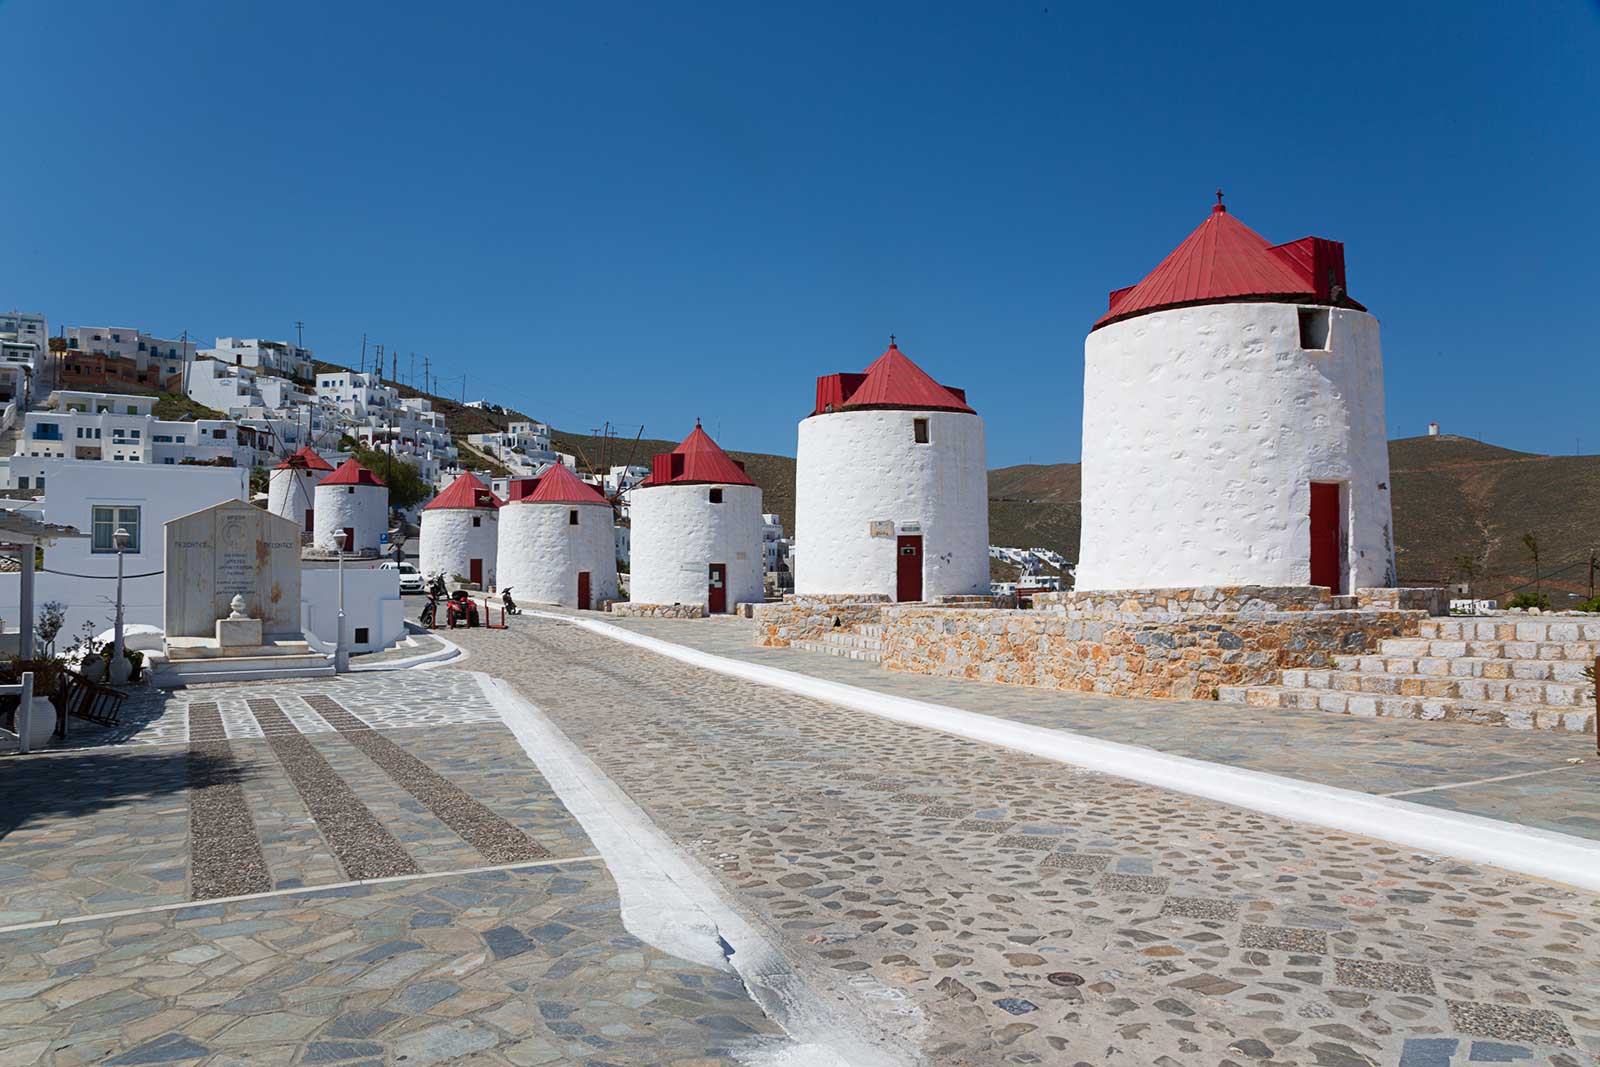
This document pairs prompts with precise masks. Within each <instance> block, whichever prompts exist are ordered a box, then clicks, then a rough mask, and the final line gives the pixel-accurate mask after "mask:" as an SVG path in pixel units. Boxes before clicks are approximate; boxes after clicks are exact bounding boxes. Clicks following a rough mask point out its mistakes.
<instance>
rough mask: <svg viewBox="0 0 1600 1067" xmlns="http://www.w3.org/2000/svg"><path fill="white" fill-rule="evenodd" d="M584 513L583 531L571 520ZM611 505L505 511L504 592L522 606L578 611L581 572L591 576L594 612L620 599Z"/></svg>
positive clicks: (501, 553) (514, 506)
mask: <svg viewBox="0 0 1600 1067" xmlns="http://www.w3.org/2000/svg"><path fill="white" fill-rule="evenodd" d="M572 511H576V512H577V513H578V525H576V526H573V525H572V524H571V522H570V521H569V519H568V515H569V513H570V512H572ZM611 529H612V517H611V506H610V505H609V504H524V503H510V504H507V505H506V506H505V507H503V508H501V509H500V549H499V562H498V564H497V568H498V570H499V577H500V588H501V589H510V590H511V595H512V597H513V598H514V599H515V600H516V601H517V603H519V604H558V605H560V606H561V607H566V608H575V607H577V606H578V572H579V571H588V572H589V606H590V607H598V606H599V604H600V602H601V601H602V600H615V599H617V555H616V538H615V535H613V534H612V532H611Z"/></svg>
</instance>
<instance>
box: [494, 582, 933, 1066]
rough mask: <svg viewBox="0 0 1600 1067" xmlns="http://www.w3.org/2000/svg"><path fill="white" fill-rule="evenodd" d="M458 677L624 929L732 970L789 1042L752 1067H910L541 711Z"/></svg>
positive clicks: (903, 1020)
mask: <svg viewBox="0 0 1600 1067" xmlns="http://www.w3.org/2000/svg"><path fill="white" fill-rule="evenodd" d="M523 613H524V614H536V613H534V612H529V611H527V610H526V609H524V612H523ZM555 617H559V616H555ZM466 673H469V674H471V675H472V676H473V677H474V678H476V679H477V680H478V684H479V686H481V687H482V689H483V692H484V695H485V696H486V697H488V699H489V701H490V703H492V704H493V705H494V706H495V708H496V709H497V710H498V711H499V712H500V716H501V718H502V720H503V721H504V722H505V724H506V726H507V728H508V729H510V730H511V732H512V734H513V735H514V736H515V737H516V739H517V741H518V743H519V744H521V745H522V749H523V751H524V752H526V753H527V755H528V758H529V759H530V760H532V761H533V763H534V764H535V765H536V766H537V767H538V768H539V773H540V774H542V775H543V776H544V778H545V781H547V782H548V783H549V784H550V788H551V789H553V790H555V793H556V796H557V797H558V798H559V799H560V801H561V803H562V804H563V805H564V806H565V807H566V809H567V810H568V811H569V812H570V813H571V814H572V817H573V818H575V819H577V820H578V824H579V825H580V826H582V827H583V829H584V832H585V833H587V834H588V835H589V840H590V841H591V842H593V843H594V847H595V848H596V849H598V850H599V852H600V855H601V857H602V858H603V859H604V861H605V865H606V867H607V869H608V870H610V872H611V876H612V878H613V879H614V880H615V881H616V883H617V894H618V896H619V897H620V898H621V907H622V925H623V926H624V927H625V928H626V929H627V931H628V932H629V933H630V934H632V935H634V936H635V937H637V938H639V939H640V940H641V941H644V942H646V943H648V944H650V945H654V946H655V947H656V948H658V949H660V950H661V951H663V952H667V953H670V954H671V955H673V956H676V957H678V958H679V959H684V960H688V961H690V962H693V963H698V964H701V965H703V966H706V967H715V968H717V969H718V970H722V971H734V972H736V973H737V974H738V975H739V977H740V978H742V979H743V980H744V984H745V987H746V988H747V989H748V990H749V991H750V995H751V997H752V998H753V999H754V1000H755V1001H756V1003H758V1004H759V1005H760V1006H761V1008H762V1010H763V1011H765V1012H766V1014H767V1016H768V1017H769V1018H771V1019H773V1020H774V1021H775V1022H777V1023H778V1024H779V1025H780V1026H782V1027H783V1028H784V1030H785V1031H786V1032H787V1033H788V1034H789V1036H790V1037H791V1038H792V1039H793V1040H794V1041H795V1042H796V1044H795V1045H789V1046H784V1047H781V1048H776V1049H768V1050H755V1051H754V1053H753V1054H752V1055H751V1058H750V1060H749V1062H751V1063H752V1065H756V1064H765V1065H767V1067H777V1065H779V1064H805V1065H807V1067H900V1065H902V1064H906V1063H909V1062H912V1061H913V1059H914V1056H913V1055H910V1054H906V1053H901V1052H899V1051H896V1050H891V1049H888V1048H885V1047H881V1045H880V1044H879V1043H877V1042H874V1041H873V1040H871V1039H870V1038H868V1037H867V1036H866V1033H865V1032H866V1031H867V1030H868V1028H869V1025H870V1024H869V1023H868V1022H867V1019H866V1017H865V1015H864V1013H862V1012H861V1011H860V1006H861V1005H860V1004H859V1003H846V1004H838V1005H835V1004H830V1003H828V1002H826V1001H824V1000H823V999H822V998H821V997H819V996H818V995H817V993H816V992H815V991H814V990H812V989H811V988H810V987H809V986H808V985H807V984H806V983H805V981H804V980H803V979H801V978H800V976H799V975H797V974H795V973H794V971H793V970H792V969H791V968H790V966H789V964H788V962H787V961H786V960H784V958H783V957H782V956H781V955H780V954H779V953H778V952H777V951H776V950H774V949H773V948H772V946H771V945H770V944H768V942H767V940H766V938H765V937H763V936H762V934H761V933H760V931H758V930H756V929H755V928H754V927H753V926H751V925H750V924H749V923H748V922H746V921H745V920H744V918H743V917H742V916H740V915H739V913H738V912H737V911H735V910H734V909H733V907H732V906H731V905H729V904H728V903H727V902H726V901H725V900H724V899H723V897H722V895H721V894H720V893H719V892H718V890H717V888H716V886H715V885H714V883H713V882H712V881H711V880H710V879H709V878H708V877H707V876H706V874H705V872H704V871H703V869H702V868H701V867H700V866H699V864H698V863H696V862H695V861H694V860H693V859H691V858H690V857H689V856H688V854H686V853H685V852H684V851H683V850H682V849H681V848H679V847H678V846H677V845H676V844H674V843H673V841H672V839H671V838H669V837H668V836H667V835H666V834H664V833H663V832H662V831H661V830H660V829H658V828H657V827H656V825H655V823H654V822H652V821H651V819H650V817H649V816H648V815H646V814H645V813H644V812H643V811H642V810H640V808H639V807H638V805H636V804H635V803H634V802H633V800H632V799H630V798H629V796H628V795H627V793H625V792H623V791H622V789H621V788H620V787H619V786H618V785H617V784H616V783H615V782H613V781H612V780H611V779H610V778H609V777H607V775H606V773H605V772H604V771H602V770H601V769H600V768H599V767H597V766H596V765H595V764H594V763H593V761H591V760H590V759H589V757H588V756H586V755H584V753H583V751H582V750H581V749H579V748H578V746H577V745H575V744H574V743H573V742H572V740H571V739H570V738H568V737H567V735H566V734H565V733H563V732H562V731H561V728H560V727H558V726H557V725H556V724H555V723H553V722H551V721H550V719H549V717H548V716H546V715H545V714H544V712H543V711H541V710H540V709H539V708H538V707H537V706H536V705H534V704H532V703H530V702H529V701H528V700H526V699H525V698H524V697H523V696H522V695H521V694H520V693H518V692H517V691H516V690H515V689H514V688H512V687H511V686H510V685H509V684H507V683H505V682H502V681H500V680H499V679H496V678H492V677H490V676H489V675H487V674H484V673H483V672H481V671H469V672H466ZM623 743H624V744H625V743H626V742H625V741H624V742H623ZM885 992H888V991H887V990H886V991H885ZM898 1003H900V1004H902V1005H904V1004H906V1003H907V1002H906V1001H905V1000H903V999H901V1000H899V1001H898ZM898 1014H899V1018H897V1019H896V1020H895V1023H896V1025H897V1026H898V1027H900V1028H904V1029H916V1028H917V1027H918V1025H920V1023H921V1018H920V1014H917V1015H914V1016H913V1015H907V1014H906V1013H905V1011H904V1010H903V1009H902V1010H901V1012H899V1013H898ZM874 1029H875V1028H874ZM896 1036H897V1037H898V1036H900V1035H896Z"/></svg>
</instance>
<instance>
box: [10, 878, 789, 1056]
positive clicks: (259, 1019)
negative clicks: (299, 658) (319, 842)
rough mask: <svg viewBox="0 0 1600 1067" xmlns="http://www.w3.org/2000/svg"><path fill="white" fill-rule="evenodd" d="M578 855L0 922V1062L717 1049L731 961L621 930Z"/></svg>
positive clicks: (746, 1040)
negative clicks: (678, 952)
mask: <svg viewBox="0 0 1600 1067" xmlns="http://www.w3.org/2000/svg"><path fill="white" fill-rule="evenodd" d="M617 907H618V905H617V898H616V889H615V886H614V884H613V883H612V882H611V880H610V877H609V876H608V875H607V874H606V872H605V869H604V868H603V867H602V866H601V865H599V864H598V863H594V862H587V863H584V862H579V863H568V864H564V865H561V866H558V867H538V868H524V869H520V870H511V871H487V872H482V873H477V874H467V875H456V876H453V877H447V878H429V879H419V880H409V881H404V882H389V883H380V884H374V885H356V886H347V887H343V888H338V889H324V890H308V891H305V892H303V893H293V894H287V895H282V896H270V897H264V898H257V899H254V900H245V901H238V902H234V903H228V904H221V903H218V904H208V905H198V906H192V907H187V908H183V909H179V910H171V911H159V912H144V913H141V914H135V915H128V916H124V917H120V918H105V919H95V920H92V921H89V922H83V923H73V924H64V925H60V926H54V927H49V928H46V929H42V930H26V931H16V932H11V933H0V1063H4V1064H41V1065H49V1067H66V1065H69V1064H70V1065H77V1064H89V1063H103V1064H110V1065H125V1064H169V1063H181V1064H185V1065H207V1067H223V1065H229V1067H235V1065H242V1064H263V1065H273V1067H276V1065H279V1064H332V1063H339V1064H346V1065H359V1067H378V1065H381V1064H396V1065H403V1067H427V1065H430V1064H438V1063H446V1062H449V1063H460V1064H466V1063H471V1064H485V1065H488V1064H494V1065H499V1067H508V1065H519V1067H520V1065H533V1064H538V1065H542V1067H577V1065H580V1064H582V1065H598V1064H619V1065H640V1067H643V1065H646V1064H649V1065H656V1064H666V1065H671V1067H710V1065H730V1067H731V1065H733V1064H735V1063H738V1062H739V1060H738V1059H736V1058H735V1055H734V1051H735V1050H736V1049H740V1048H745V1047H749V1046H751V1045H752V1044H754V1043H757V1042H759V1041H761V1040H763V1039H765V1040H769V1041H770V1040H773V1039H774V1037H773V1035H774V1028H773V1027H772V1025H771V1024H770V1023H769V1022H767V1020H766V1019H765V1017H763V1016H762V1014H761V1012H760V1011H759V1010H758V1009H757V1008H756V1007H755V1005H754V1004H753V1003H752V1002H751V1001H750V1000H749V998H748V997H746V995H745V991H744V988H743V986H742V985H741V984H740V983H739V981H738V980H737V979H736V978H730V977H728V976H725V975H722V974H720V973H719V972H716V971H711V970H708V969H706V968H703V967H698V966H694V965H691V964H685V963H682V962H681V961H678V960H674V959H672V958H671V957H669V956H666V955H665V954H663V953H661V952H657V951H656V950H654V949H652V948H650V947H649V946H647V945H644V944H642V943H641V942H639V941H637V940H635V939H634V938H632V937H630V936H629V935H628V934H627V932H626V931H624V930H623V928H622V924H621V922H620V921H619V919H618V918H617Z"/></svg>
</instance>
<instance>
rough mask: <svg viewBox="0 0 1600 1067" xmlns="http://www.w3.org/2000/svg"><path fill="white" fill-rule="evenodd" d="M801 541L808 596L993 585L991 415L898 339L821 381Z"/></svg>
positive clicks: (798, 501)
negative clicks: (855, 369) (987, 431)
mask: <svg viewBox="0 0 1600 1067" xmlns="http://www.w3.org/2000/svg"><path fill="white" fill-rule="evenodd" d="M794 542H795V544H794V547H795V551H794V552H793V553H792V566H793V568H794V587H795V592H796V593H797V594H802V595H804V594H832V595H862V594H868V595H886V596H888V597H890V598H891V599H893V600H897V601H919V600H932V599H934V598H935V597H940V596H953V595H973V594H984V593H987V592H988V589H989V476H988V470H987V469H986V464H985V453H984V430H983V420H982V419H981V418H979V417H978V415H977V413H976V412H974V411H973V409H972V408H971V407H970V406H969V405H968V404H967V398H966V394H965V393H964V392H963V391H961V390H960V389H954V388H951V387H949V386H944V385H940V384H939V383H938V382H936V381H934V380H933V378H931V377H929V376H928V374H927V373H925V372H924V371H923V370H922V368H920V367H918V366H917V365H916V364H915V363H913V362H912V361H911V360H910V358H908V357H907V356H906V355H905V353H903V352H901V351H900V349H899V348H898V347H897V346H896V345H895V343H894V338H892V337H891V338H890V340H889V348H888V350H887V351H885V352H884V353H883V355H881V356H879V357H878V358H877V359H876V360H875V361H874V362H873V363H872V365H871V366H869V367H868V368H867V369H866V371H865V372H863V373H861V374H830V375H827V376H825V377H822V378H818V379H817V399H816V407H815V408H814V409H813V411H812V413H811V414H810V415H809V416H807V417H806V418H805V419H803V420H801V422H800V441H799V449H798V452H797V453H796V457H795V519H794Z"/></svg>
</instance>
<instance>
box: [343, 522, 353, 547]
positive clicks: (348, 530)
mask: <svg viewBox="0 0 1600 1067" xmlns="http://www.w3.org/2000/svg"><path fill="white" fill-rule="evenodd" d="M344 550H345V551H346V552H354V551H355V550H356V528H355V527H354V526H346V527H345V528H344Z"/></svg>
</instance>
